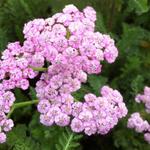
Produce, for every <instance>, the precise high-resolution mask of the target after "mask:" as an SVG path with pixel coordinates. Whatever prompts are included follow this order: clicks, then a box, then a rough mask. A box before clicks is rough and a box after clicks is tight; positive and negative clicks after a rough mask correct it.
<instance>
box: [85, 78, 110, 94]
mask: <svg viewBox="0 0 150 150" xmlns="http://www.w3.org/2000/svg"><path fill="white" fill-rule="evenodd" d="M106 82H107V78H106V77H103V76H101V75H89V76H88V83H89V84H90V86H91V87H92V88H93V90H94V93H95V94H97V95H99V90H100V88H101V87H102V86H103V85H104V84H106Z"/></svg>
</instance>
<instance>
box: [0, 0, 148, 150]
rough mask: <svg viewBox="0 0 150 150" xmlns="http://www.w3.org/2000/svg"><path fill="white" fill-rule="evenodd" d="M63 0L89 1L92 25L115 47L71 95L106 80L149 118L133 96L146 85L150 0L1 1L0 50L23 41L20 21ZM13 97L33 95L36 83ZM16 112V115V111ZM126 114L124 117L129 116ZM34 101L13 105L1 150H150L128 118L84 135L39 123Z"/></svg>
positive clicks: (46, 13)
mask: <svg viewBox="0 0 150 150" xmlns="http://www.w3.org/2000/svg"><path fill="white" fill-rule="evenodd" d="M67 4H74V5H76V6H77V7H78V8H79V9H82V8H84V7H86V6H87V5H90V6H93V7H94V9H95V10H96V11H97V22H96V30H97V31H100V32H102V33H106V34H110V35H111V37H112V38H114V39H115V41H116V45H117V47H118V49H119V57H118V59H117V61H116V62H115V63H114V64H111V65H110V64H104V66H103V70H102V73H101V74H100V75H90V76H89V77H88V82H87V83H86V84H84V85H82V88H81V89H80V90H79V91H78V92H76V93H74V94H73V95H74V96H75V97H76V98H77V99H79V100H82V98H83V95H84V94H85V93H88V92H93V93H95V94H96V95H97V94H98V92H99V88H100V87H101V86H103V85H104V84H108V85H110V86H112V87H113V88H116V89H118V90H119V91H120V92H121V93H122V95H123V96H124V100H125V103H126V105H127V107H128V109H129V114H128V116H129V115H130V114H131V113H132V112H135V111H139V112H141V113H142V115H143V117H145V119H148V120H149V121H150V116H149V115H147V114H146V113H145V111H144V106H143V105H139V104H136V103H135V101H134V97H135V95H136V94H137V93H138V92H142V91H143V87H144V85H147V86H150V1H148V0H0V52H2V51H3V50H4V49H5V48H6V45H7V43H8V42H13V41H16V40H19V41H21V42H23V41H24V38H23V34H22V29H23V26H24V23H26V22H28V21H29V20H32V19H34V18H41V17H42V18H46V17H50V16H51V15H53V14H54V13H56V12H59V11H61V10H62V8H63V7H64V6H65V5H67ZM15 94H16V97H17V101H18V102H20V101H25V100H29V99H35V98H36V96H35V91H34V84H33V87H31V88H30V89H29V90H27V91H26V92H25V94H24V93H23V92H22V91H21V90H19V89H16V90H15ZM18 114H19V115H18ZM128 116H127V117H128ZM38 117H39V114H38V113H37V111H36V107H35V106H29V107H26V108H23V109H21V110H19V109H18V110H15V112H14V114H13V115H12V118H13V119H14V121H15V124H16V125H15V128H14V129H13V130H12V131H11V132H10V133H9V134H8V141H7V143H6V144H3V145H0V150H34V149H36V150H74V149H75V150H143V149H144V150H150V145H148V144H147V143H146V142H145V141H144V139H143V135H141V134H137V133H135V132H134V131H132V130H130V129H127V128H126V123H127V118H125V119H123V120H122V121H120V123H119V124H118V125H117V126H116V127H115V128H114V129H113V130H112V131H111V132H110V133H109V134H108V135H105V136H100V135H95V136H91V137H88V136H85V135H79V134H75V133H72V132H71V131H70V129H69V128H59V127H57V126H54V127H51V128H47V127H44V126H43V125H41V124H40V123H39V119H38Z"/></svg>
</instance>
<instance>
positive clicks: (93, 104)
mask: <svg viewBox="0 0 150 150" xmlns="http://www.w3.org/2000/svg"><path fill="white" fill-rule="evenodd" d="M43 87H44V86H43ZM45 88H46V87H45ZM45 94H47V93H46V92H45ZM101 95H102V97H96V96H95V95H94V94H92V93H89V94H86V95H85V96H84V100H85V102H74V98H73V97H72V96H71V95H63V96H62V97H61V98H59V99H58V98H57V100H54V101H53V100H51V99H48V98H46V97H44V98H43V97H42V99H41V101H40V102H39V105H38V111H39V112H40V113H41V116H40V122H41V123H42V124H44V125H46V126H51V125H53V124H56V125H59V126H67V125H70V126H71V129H72V131H74V132H77V133H78V132H83V131H84V133H85V134H87V135H89V136H90V135H92V134H96V133H98V134H107V133H108V132H109V131H110V129H112V128H113V127H114V126H115V125H116V124H117V123H118V120H119V119H120V118H122V117H125V116H126V114H127V108H126V106H125V104H124V102H123V98H122V96H121V94H120V93H119V92H118V91H117V90H113V89H111V88H110V87H108V86H103V88H102V89H101ZM58 100H59V101H58Z"/></svg>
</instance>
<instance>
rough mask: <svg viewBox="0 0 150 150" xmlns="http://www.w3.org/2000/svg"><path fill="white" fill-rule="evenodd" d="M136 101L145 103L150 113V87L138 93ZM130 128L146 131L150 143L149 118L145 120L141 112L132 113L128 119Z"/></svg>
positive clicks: (146, 137)
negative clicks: (142, 92)
mask: <svg viewBox="0 0 150 150" xmlns="http://www.w3.org/2000/svg"><path fill="white" fill-rule="evenodd" d="M135 101H136V102H138V103H140V102H143V103H145V106H146V112H148V113H150V87H147V86H146V87H145V88H144V94H143V95H142V94H138V95H137V96H136V97H135ZM127 127H128V128H132V129H135V131H136V132H139V133H144V139H145V141H147V142H148V143H149V144H150V124H149V123H148V121H147V120H143V119H142V117H141V116H140V113H139V112H135V113H133V114H131V117H130V118H129V119H128V124H127Z"/></svg>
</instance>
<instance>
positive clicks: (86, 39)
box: [0, 5, 127, 143]
mask: <svg viewBox="0 0 150 150" xmlns="http://www.w3.org/2000/svg"><path fill="white" fill-rule="evenodd" d="M95 21H96V12H95V10H94V9H93V8H92V7H89V6H88V7H86V8H85V9H83V12H81V11H79V10H78V9H77V8H76V7H75V6H74V5H67V6H66V7H65V8H64V9H63V11H62V12H61V13H57V14H55V15H53V16H52V17H51V18H47V19H34V20H32V21H30V22H28V23H27V24H25V26H24V29H23V33H24V37H25V41H24V42H23V44H22V45H20V43H19V42H14V43H9V44H8V46H7V49H6V50H5V51H4V52H3V53H2V57H1V60H0V129H1V130H0V143H3V142H4V141H5V140H6V135H5V132H7V131H9V130H11V128H12V127H13V121H12V120H11V119H8V117H7V116H6V115H7V114H8V113H9V111H10V108H11V106H12V105H13V103H14V101H15V97H14V94H13V93H12V91H11V90H13V89H14V88H21V89H22V90H26V89H28V87H29V84H30V83H29V81H28V79H34V78H35V77H36V76H37V75H38V72H37V71H34V69H33V68H41V67H47V68H48V70H47V71H45V72H43V73H42V74H41V77H40V79H39V81H38V82H37V84H36V92H37V97H38V98H39V104H38V111H39V112H40V113H41V115H40V121H41V123H43V124H44V125H47V126H50V125H52V124H53V123H55V124H57V125H59V126H66V125H69V124H70V120H71V119H72V118H71V117H74V118H73V119H72V122H71V128H72V130H73V131H76V132H78V130H80V131H81V129H77V127H78V125H79V123H78V122H81V123H82V124H84V125H82V128H83V129H82V130H84V131H85V133H86V134H88V135H91V134H94V133H96V132H97V133H101V134H105V133H107V132H108V131H109V130H110V129H111V128H113V126H114V125H116V124H117V122H118V119H119V118H122V117H123V116H125V115H126V113H127V110H126V107H125V105H124V103H123V102H122V97H121V95H120V94H119V92H117V91H116V90H115V91H113V90H112V89H110V88H108V87H105V88H103V89H107V90H102V91H103V92H102V97H98V98H97V97H96V96H94V95H92V94H89V95H86V96H85V102H83V103H81V102H74V101H75V100H74V98H73V97H72V95H71V93H72V92H75V91H77V90H78V89H80V87H81V84H82V83H85V82H86V81H87V75H88V74H98V73H100V72H101V68H102V65H101V61H103V60H106V61H107V62H108V63H113V62H114V61H115V59H116V57H117V56H118V50H117V48H116V47H115V44H114V40H113V39H111V38H110V36H109V35H105V34H102V33H100V32H94V28H95ZM108 91H109V92H108ZM105 92H106V93H107V94H106V93H105ZM90 95H92V96H91V100H92V101H91V102H90V101H89V98H88V97H90ZM96 103H97V104H96ZM92 105H93V106H92ZM96 105H97V106H96ZM106 105H107V106H106ZM75 107H77V108H78V107H80V108H81V112H80V113H79V114H78V113H77V112H76V111H75ZM101 109H102V110H101ZM77 111H79V110H78V109H77ZM75 114H76V115H75ZM84 115H85V117H86V116H87V119H88V118H89V119H91V120H89V121H88V120H84V119H85V118H84ZM91 116H92V118H90V117H91ZM100 116H101V117H102V118H103V119H101V117H100ZM93 117H97V118H98V117H99V120H97V121H96V120H95V119H93ZM92 122H93V123H92ZM92 125H93V128H91V127H90V126H92ZM79 128H80V127H79ZM92 130H93V131H92Z"/></svg>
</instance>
